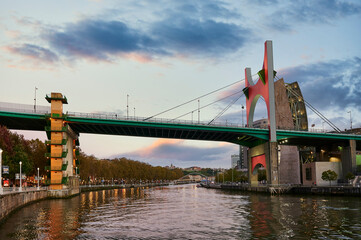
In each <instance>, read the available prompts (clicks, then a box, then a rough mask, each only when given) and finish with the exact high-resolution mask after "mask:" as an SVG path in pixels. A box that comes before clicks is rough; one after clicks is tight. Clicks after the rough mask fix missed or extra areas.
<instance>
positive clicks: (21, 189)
mask: <svg viewBox="0 0 361 240" xmlns="http://www.w3.org/2000/svg"><path fill="white" fill-rule="evenodd" d="M19 164H20V187H19V192H22V191H23V188H22V187H21V180H22V176H21V164H22V162H21V161H20V162H19Z"/></svg>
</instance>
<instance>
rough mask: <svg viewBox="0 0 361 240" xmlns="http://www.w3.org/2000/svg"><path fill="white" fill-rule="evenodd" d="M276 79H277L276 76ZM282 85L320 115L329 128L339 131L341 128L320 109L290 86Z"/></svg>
mask: <svg viewBox="0 0 361 240" xmlns="http://www.w3.org/2000/svg"><path fill="white" fill-rule="evenodd" d="M277 79H279V78H278V77H277ZM284 87H285V88H286V89H287V90H288V91H290V92H291V93H292V94H293V95H294V96H296V97H297V98H298V99H301V100H302V101H303V102H304V103H305V105H306V106H307V107H309V108H310V109H311V110H312V111H313V112H314V113H316V115H317V116H318V117H320V118H321V119H322V120H323V121H325V122H326V123H327V124H328V125H329V126H330V127H331V128H333V129H334V130H335V131H336V132H341V130H340V129H339V128H338V127H337V126H336V125H335V124H334V123H332V122H331V121H330V120H329V119H328V118H326V117H325V116H324V115H323V114H322V113H321V112H320V111H318V110H317V109H316V108H315V107H314V106H312V105H311V104H310V103H309V102H307V101H306V100H305V99H304V98H303V97H302V96H300V95H299V94H298V93H297V92H295V91H294V90H293V89H292V88H291V87H290V86H285V85H284Z"/></svg>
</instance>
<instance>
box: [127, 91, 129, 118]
mask: <svg viewBox="0 0 361 240" xmlns="http://www.w3.org/2000/svg"><path fill="white" fill-rule="evenodd" d="M128 118H129V94H127V119H128Z"/></svg>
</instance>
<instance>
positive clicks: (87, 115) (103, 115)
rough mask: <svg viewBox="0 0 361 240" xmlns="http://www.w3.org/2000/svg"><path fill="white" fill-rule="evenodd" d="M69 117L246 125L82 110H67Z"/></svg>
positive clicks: (188, 123) (204, 124) (232, 124)
mask: <svg viewBox="0 0 361 240" xmlns="http://www.w3.org/2000/svg"><path fill="white" fill-rule="evenodd" d="M67 116H69V117H81V118H93V119H113V120H122V121H136V122H156V123H173V124H174V123H175V124H187V125H203V126H222V127H225V126H227V127H244V126H242V125H239V124H235V123H230V122H226V123H225V122H213V123H212V124H208V123H209V122H208V121H192V120H183V119H167V118H151V119H147V118H146V117H138V116H135V117H134V116H129V117H126V116H121V115H118V114H116V113H81V112H67Z"/></svg>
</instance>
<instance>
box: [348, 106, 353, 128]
mask: <svg viewBox="0 0 361 240" xmlns="http://www.w3.org/2000/svg"><path fill="white" fill-rule="evenodd" d="M347 113H349V114H350V124H351V130H352V116H351V110H350V111H348V112H347Z"/></svg>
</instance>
